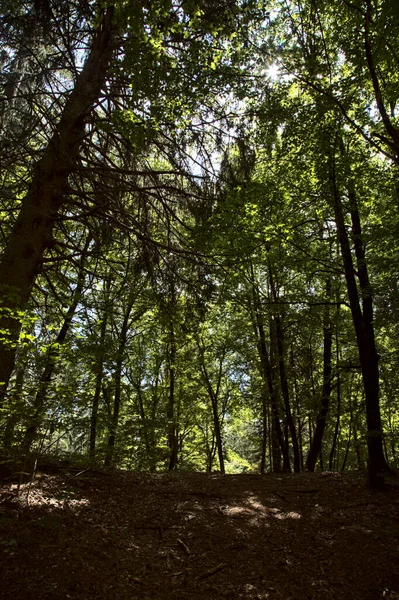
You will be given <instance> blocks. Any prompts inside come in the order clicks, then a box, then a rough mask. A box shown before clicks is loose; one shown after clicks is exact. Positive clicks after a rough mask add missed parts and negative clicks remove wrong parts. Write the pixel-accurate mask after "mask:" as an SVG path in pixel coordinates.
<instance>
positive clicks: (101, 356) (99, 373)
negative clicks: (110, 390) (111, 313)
mask: <svg viewBox="0 0 399 600" xmlns="http://www.w3.org/2000/svg"><path fill="white" fill-rule="evenodd" d="M109 287H110V279H108V280H107V283H106V297H108V293H109ZM107 321H108V306H107V303H106V305H105V306H104V311H103V314H102V321H101V328H100V340H99V346H98V349H97V352H98V354H97V360H96V383H95V388H94V396H93V403H92V406H91V416H90V440H89V454H90V457H91V458H92V459H94V458H95V455H96V441H97V420H98V408H99V405H100V398H101V389H102V382H103V375H104V360H105V335H106V332H107Z"/></svg>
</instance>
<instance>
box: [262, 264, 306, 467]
mask: <svg viewBox="0 0 399 600" xmlns="http://www.w3.org/2000/svg"><path fill="white" fill-rule="evenodd" d="M269 278H270V287H271V290H272V296H273V300H274V302H275V304H276V311H275V314H274V321H275V325H276V338H277V353H278V364H279V372H280V382H281V392H282V395H283V400H284V408H285V416H286V419H287V425H288V429H289V432H290V435H291V441H292V449H293V451H294V472H295V473H299V472H300V471H301V460H300V455H299V445H298V437H297V433H296V428H295V423H294V419H293V417H292V412H291V402H290V396H289V390H288V381H287V371H286V367H285V358H284V332H283V327H282V324H281V317H280V313H279V311H278V309H277V301H278V298H277V290H276V287H275V285H274V279H273V274H272V270H271V267H270V265H269Z"/></svg>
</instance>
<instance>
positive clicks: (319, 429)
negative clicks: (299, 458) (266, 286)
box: [306, 279, 333, 472]
mask: <svg viewBox="0 0 399 600" xmlns="http://www.w3.org/2000/svg"><path fill="white" fill-rule="evenodd" d="M330 299H331V281H330V280H329V279H328V280H327V283H326V305H325V308H324V350H323V388H322V392H321V401H320V410H319V413H318V415H317V420H316V429H315V431H314V435H313V440H312V444H311V446H310V449H309V454H308V457H307V460H306V470H307V471H311V472H313V471H314V469H315V466H316V462H317V457H318V456H319V454H320V452H321V444H322V441H323V436H324V432H325V429H326V417H327V413H328V409H329V406H330V398H331V390H332V384H331V373H332V366H331V354H332V352H331V349H332V337H333V331H332V325H331V319H330V307H329V302H330Z"/></svg>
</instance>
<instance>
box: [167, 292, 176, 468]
mask: <svg viewBox="0 0 399 600" xmlns="http://www.w3.org/2000/svg"><path fill="white" fill-rule="evenodd" d="M173 304H174V292H172V305H173ZM176 354H177V350H176V338H175V329H174V324H173V321H172V318H171V320H170V323H169V357H168V371H169V397H168V408H167V414H166V417H167V419H168V446H169V467H168V468H169V471H173V469H175V468H176V466H177V464H178V458H179V455H178V451H179V447H178V435H177V420H176Z"/></svg>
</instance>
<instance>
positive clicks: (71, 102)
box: [0, 6, 115, 405]
mask: <svg viewBox="0 0 399 600" xmlns="http://www.w3.org/2000/svg"><path fill="white" fill-rule="evenodd" d="M114 49H115V32H114V26H113V8H112V6H110V7H109V8H108V9H107V10H106V12H105V14H104V15H103V18H102V19H101V23H100V25H99V27H98V30H97V32H96V34H95V36H94V40H93V43H92V47H91V51H90V53H89V55H88V57H87V59H86V62H85V64H84V66H83V69H82V71H81V73H80V74H79V76H78V78H77V81H76V85H75V87H74V89H73V90H72V91H71V93H70V94H69V97H68V99H67V101H66V103H65V106H64V109H63V111H62V114H61V118H60V121H59V123H58V125H57V126H56V127H55V131H54V134H53V136H52V138H51V139H50V142H49V144H48V146H47V149H46V150H45V151H44V153H43V155H42V157H41V159H40V160H39V161H38V162H37V164H36V165H35V168H34V174H33V178H32V182H31V184H30V187H29V190H28V192H27V194H26V196H25V198H24V200H23V202H22V205H21V210H20V212H19V215H18V217H17V220H16V222H15V225H14V228H13V230H12V232H11V235H10V237H9V239H8V242H7V246H6V248H5V251H4V254H3V256H2V259H1V262H0V303H1V304H0V330H3V331H6V332H7V333H6V334H4V335H3V336H2V337H3V338H4V341H2V344H1V346H0V405H2V403H3V401H4V398H5V394H6V391H7V386H8V383H9V380H10V376H11V373H12V370H13V368H14V361H15V351H16V345H17V343H18V337H19V333H20V330H21V319H20V313H21V312H24V310H25V308H26V306H27V303H28V300H29V298H30V295H31V290H32V287H33V284H34V282H35V279H36V275H37V273H38V272H39V271H40V269H41V266H42V263H43V257H44V252H45V250H46V248H47V247H48V246H49V245H52V244H53V239H52V230H53V224H54V221H55V219H56V217H57V213H58V210H59V208H60V207H61V206H62V205H63V204H66V203H67V202H68V177H69V175H70V173H71V172H72V170H73V169H74V167H75V165H76V162H77V159H78V155H79V148H80V144H81V141H82V139H83V137H84V135H85V119H86V118H87V116H88V115H89V114H90V112H91V111H92V109H93V105H94V103H95V102H96V100H97V98H98V97H99V95H100V93H101V89H102V87H103V85H104V82H105V78H106V75H107V72H108V71H109V66H110V62H111V58H112V54H113V52H114Z"/></svg>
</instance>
